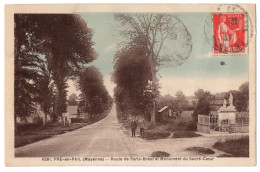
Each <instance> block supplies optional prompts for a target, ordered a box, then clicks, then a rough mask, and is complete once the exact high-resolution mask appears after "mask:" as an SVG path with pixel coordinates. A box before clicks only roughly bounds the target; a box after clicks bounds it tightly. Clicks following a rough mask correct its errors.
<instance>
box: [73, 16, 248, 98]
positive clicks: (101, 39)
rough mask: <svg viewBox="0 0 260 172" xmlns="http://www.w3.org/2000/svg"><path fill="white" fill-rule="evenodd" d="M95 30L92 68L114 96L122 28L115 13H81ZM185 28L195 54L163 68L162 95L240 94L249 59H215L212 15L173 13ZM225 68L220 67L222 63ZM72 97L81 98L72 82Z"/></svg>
mask: <svg viewBox="0 0 260 172" xmlns="http://www.w3.org/2000/svg"><path fill="white" fill-rule="evenodd" d="M79 14H80V15H81V17H82V18H83V19H84V20H85V21H86V23H87V27H89V28H91V29H92V30H93V41H94V42H95V45H94V48H95V50H96V52H97V53H98V58H97V60H95V61H94V62H92V63H91V64H89V65H94V66H96V67H97V68H98V69H99V70H100V72H101V73H102V74H103V77H104V84H105V86H106V88H107V89H108V91H109V93H110V95H111V96H112V95H113V88H114V87H115V84H114V83H113V82H111V80H110V79H111V74H112V72H113V64H114V61H113V60H114V54H115V52H116V50H117V44H118V43H119V42H120V40H122V37H121V36H120V35H119V24H118V23H117V22H116V21H114V13H79ZM174 14H176V15H177V17H178V18H179V19H180V20H181V21H182V22H183V24H184V25H185V26H186V29H187V30H188V32H189V33H190V34H191V37H192V40H191V41H192V51H191V54H190V56H189V58H188V59H187V60H186V61H185V62H184V63H183V64H182V65H180V66H175V67H174V66H162V68H161V69H160V70H159V76H160V78H159V83H160V86H161V89H160V92H161V95H166V94H171V95H175V93H176V92H177V91H178V90H181V91H183V93H184V94H185V95H186V96H192V95H194V92H195V91H196V90H198V89H200V88H202V89H204V90H207V91H210V92H211V93H217V92H224V91H229V90H237V89H238V88H239V86H240V85H241V84H242V83H244V82H246V81H248V80H249V78H248V73H249V60H248V58H249V57H248V55H247V54H245V55H238V56H215V55H213V54H212V52H213V49H212V41H211V40H210V39H211V35H212V30H211V25H207V24H205V21H208V19H209V18H210V13H174ZM222 61H223V62H225V64H226V65H221V64H220V62H222ZM68 84H69V89H68V91H69V93H68V95H71V94H72V93H76V94H79V91H77V90H76V89H75V87H74V82H73V81H71V80H70V81H69V82H68Z"/></svg>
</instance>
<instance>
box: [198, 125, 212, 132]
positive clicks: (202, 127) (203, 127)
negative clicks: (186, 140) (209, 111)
mask: <svg viewBox="0 0 260 172" xmlns="http://www.w3.org/2000/svg"><path fill="white" fill-rule="evenodd" d="M197 131H198V132H202V133H210V126H209V125H208V124H199V123H198V124H197Z"/></svg>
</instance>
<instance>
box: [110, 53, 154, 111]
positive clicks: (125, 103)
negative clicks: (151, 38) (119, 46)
mask: <svg viewBox="0 0 260 172" xmlns="http://www.w3.org/2000/svg"><path fill="white" fill-rule="evenodd" d="M151 80H152V74H151V63H150V59H149V57H148V56H147V53H146V52H145V51H144V50H143V49H129V50H125V51H120V52H118V53H117V54H116V62H115V65H114V73H113V81H114V82H115V83H116V84H117V86H116V88H115V89H114V92H115V94H114V95H115V99H116V102H117V103H118V104H119V107H120V108H121V110H122V111H123V113H126V112H129V113H132V114H135V115H144V114H147V113H148V112H149V110H150V108H151V106H152V102H151V97H154V96H155V95H153V93H150V92H148V90H149V88H148V87H149V86H150V85H149V81H151Z"/></svg>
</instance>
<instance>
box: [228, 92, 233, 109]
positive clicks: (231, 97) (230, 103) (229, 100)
mask: <svg viewBox="0 0 260 172" xmlns="http://www.w3.org/2000/svg"><path fill="white" fill-rule="evenodd" d="M228 102H229V106H234V105H233V95H232V93H230V96H229V99H228Z"/></svg>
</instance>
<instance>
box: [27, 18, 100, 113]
mask: <svg viewBox="0 0 260 172" xmlns="http://www.w3.org/2000/svg"><path fill="white" fill-rule="evenodd" d="M26 17H27V18H28V20H29V21H30V23H33V26H34V28H33V30H32V32H31V34H32V35H33V36H34V37H36V38H37V39H38V41H37V45H36V47H38V49H40V50H41V53H43V54H44V55H45V56H46V58H47V64H48V65H49V67H50V68H51V70H52V79H53V80H54V84H55V86H56V88H57V96H56V97H57V99H56V100H55V102H56V103H57V105H56V110H55V111H56V112H55V114H56V115H58V116H60V115H61V113H62V112H65V111H66V102H67V100H66V96H67V91H66V88H67V85H66V81H67V79H68V78H69V77H75V76H76V75H77V74H78V73H79V71H80V70H81V69H83V68H84V65H85V64H86V63H89V62H91V61H93V60H94V59H95V58H96V53H95V51H94V49H93V48H92V46H93V45H94V42H93V41H92V36H93V34H92V31H91V30H90V29H89V28H88V27H87V25H86V23H85V21H84V20H83V19H81V17H80V16H79V15H75V14H44V15H43V14H27V15H26Z"/></svg>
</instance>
